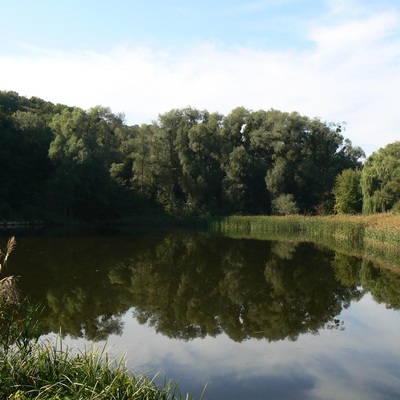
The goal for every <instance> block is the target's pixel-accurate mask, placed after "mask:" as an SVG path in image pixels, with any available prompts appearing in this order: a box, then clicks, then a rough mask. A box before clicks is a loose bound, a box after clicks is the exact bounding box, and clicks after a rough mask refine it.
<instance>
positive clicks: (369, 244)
mask: <svg viewBox="0 0 400 400" xmlns="http://www.w3.org/2000/svg"><path fill="white" fill-rule="evenodd" d="M212 228H213V230H214V231H217V232H220V233H223V234H225V235H229V236H233V237H242V238H243V237H247V238H256V239H270V240H271V239H280V238H282V237H283V236H284V237H285V238H289V239H290V238H291V239H293V240H306V241H313V242H317V243H321V244H324V245H328V246H330V247H334V248H342V249H343V250H346V251H352V252H356V253H357V254H358V255H360V256H367V257H368V258H370V259H377V260H378V261H382V260H383V261H385V260H388V261H390V262H391V263H392V264H397V267H395V269H396V268H397V269H398V270H399V271H400V251H399V249H400V215H393V214H374V215H354V216H352V215H332V216H312V217H310V216H301V215H290V216H281V217H278V216H232V217H226V218H221V219H216V220H214V221H213V222H212ZM383 261H382V262H383ZM391 268H392V269H393V265H391Z"/></svg>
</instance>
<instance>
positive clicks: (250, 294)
mask: <svg viewBox="0 0 400 400" xmlns="http://www.w3.org/2000/svg"><path fill="white" fill-rule="evenodd" d="M399 271H400V268H399ZM6 272H7V273H10V274H11V273H12V274H14V275H18V276H19V277H20V278H19V281H18V284H19V288H20V290H21V292H22V294H23V295H24V296H27V295H29V296H30V298H31V300H32V301H34V302H40V303H41V304H42V305H43V306H44V311H43V316H42V324H41V331H42V334H43V335H44V337H50V338H51V337H53V336H55V335H58V334H59V333H60V332H61V335H62V336H63V340H64V342H65V343H66V344H67V345H70V346H77V347H79V348H81V349H82V348H84V347H85V346H90V345H91V343H93V342H95V343H96V345H98V346H104V345H105V343H106V346H107V348H108V350H109V352H110V353H111V354H113V355H116V356H120V355H121V354H125V355H126V358H127V363H128V366H129V367H130V368H131V369H132V371H134V372H136V373H140V372H146V373H147V374H148V375H149V376H153V375H155V374H156V373H157V372H159V378H158V379H160V381H162V380H164V378H165V377H166V378H167V379H173V380H178V379H179V387H180V388H181V391H183V392H185V393H186V392H187V391H190V392H191V394H192V395H193V396H194V397H195V398H199V396H200V394H201V392H202V389H203V387H204V385H206V384H207V389H206V392H205V396H204V399H208V400H213V399H215V400H216V399H218V400H225V399H230V400H232V399H364V400H365V399H374V400H376V399H399V398H400V344H399V334H400V312H399V310H400V273H397V274H396V273H393V272H390V271H388V270H385V269H381V268H379V267H377V266H376V265H374V264H373V263H371V262H370V261H367V260H362V259H360V258H357V257H355V256H351V255H346V254H341V253H338V252H335V251H333V250H329V249H326V248H324V247H322V246H319V245H315V244H312V243H297V242H293V241H262V240H249V239H247V240H241V239H231V238H228V237H223V236H218V235H214V234H210V233H207V232H173V233H162V232H158V233H146V234H144V233H143V234H127V235H121V234H120V235H104V234H103V235H102V236H91V235H85V236H84V235H82V236H66V235H64V236H46V235H40V236H21V237H18V235H17V247H16V249H15V250H14V252H13V253H12V255H11V258H10V262H9V264H8V268H7V271H6Z"/></svg>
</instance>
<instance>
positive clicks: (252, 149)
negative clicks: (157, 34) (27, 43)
mask: <svg viewBox="0 0 400 400" xmlns="http://www.w3.org/2000/svg"><path fill="white" fill-rule="evenodd" d="M0 152H1V156H0V163H1V166H0V176H1V184H2V191H1V196H0V219H2V220H4V219H12V218H42V219H50V220H52V219H58V220H60V219H62V220H65V219H69V218H74V219H85V220H90V219H114V218H122V217H126V216H131V215H134V214H143V213H160V212H167V213H171V214H177V215H193V214H194V215H226V214H288V213H297V212H298V213H307V214H316V213H329V212H332V211H333V207H334V199H335V198H334V195H333V193H332V189H333V187H334V185H335V182H336V180H337V177H338V175H339V174H341V172H342V171H344V170H346V169H357V168H361V167H362V164H361V161H360V160H361V158H362V157H363V155H364V154H363V151H362V150H361V149H360V148H358V147H353V146H352V144H351V142H350V141H349V140H348V139H345V138H344V137H343V136H342V129H341V126H340V125H338V124H327V123H325V122H322V121H320V120H319V119H310V118H308V117H306V116H302V115H299V114H298V113H286V112H281V111H277V110H273V109H271V110H268V111H264V110H259V111H250V110H247V109H245V108H236V109H234V110H233V111H231V113H230V114H229V115H227V116H224V115H221V114H219V113H210V112H208V111H204V110H203V111H200V110H197V109H194V108H190V107H188V108H185V109H174V110H171V111H169V112H167V113H165V114H162V115H160V116H159V118H158V120H157V121H155V122H154V123H152V124H149V125H141V126H137V125H135V126H128V125H127V124H126V123H125V121H124V117H123V115H120V114H114V113H112V112H111V111H110V109H108V108H105V107H100V106H97V107H94V108H91V109H90V110H82V109H80V108H77V107H69V106H66V105H60V104H57V105H54V104H52V103H50V102H47V101H44V100H41V99H39V98H36V97H32V98H29V99H28V98H26V97H22V96H19V95H18V94H17V93H15V92H0Z"/></svg>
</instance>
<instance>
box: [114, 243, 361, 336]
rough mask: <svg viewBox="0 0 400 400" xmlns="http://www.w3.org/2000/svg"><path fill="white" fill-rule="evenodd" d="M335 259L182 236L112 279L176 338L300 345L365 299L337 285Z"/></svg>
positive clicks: (148, 318)
mask: <svg viewBox="0 0 400 400" xmlns="http://www.w3.org/2000/svg"><path fill="white" fill-rule="evenodd" d="M283 250H285V251H283ZM282 254H284V255H285V257H282ZM333 256H334V254H333V253H331V252H324V251H316V250H315V249H313V248H312V246H311V245H309V244H299V245H297V247H296V248H295V247H294V245H292V244H284V245H283V244H281V243H271V242H263V241H251V240H247V241H237V240H231V239H220V240H218V241H210V240H209V238H208V237H207V236H204V237H196V238H194V237H187V236H182V237H176V236H175V237H169V238H167V239H166V240H165V241H164V243H163V244H162V245H160V246H159V247H158V248H157V249H155V251H154V253H153V254H151V255H150V254H149V255H148V257H147V258H146V257H143V256H142V258H141V260H140V261H139V260H137V259H131V260H130V261H129V262H127V263H124V264H123V265H120V266H119V267H118V268H117V269H115V270H113V272H112V279H113V281H114V282H116V281H118V282H120V283H119V284H120V285H121V286H124V287H125V288H128V287H129V286H130V289H129V290H130V292H131V293H130V295H131V296H132V297H131V299H132V301H133V304H134V306H135V311H134V315H135V317H136V318H137V319H138V320H139V321H140V322H142V323H145V322H148V323H149V324H150V325H152V326H154V327H155V328H156V330H157V331H159V332H162V333H163V334H165V335H168V336H169V337H177V338H181V339H191V338H194V337H203V336H205V335H217V334H219V333H221V332H225V333H226V334H227V335H228V336H229V337H231V338H232V339H233V340H235V341H242V340H245V339H248V338H251V337H252V338H265V339H268V340H279V339H283V338H290V339H293V340H294V339H296V338H297V336H298V335H299V334H301V333H305V332H317V331H318V329H320V328H322V327H324V326H325V325H326V324H328V323H330V322H331V321H333V320H334V318H335V316H337V315H338V314H339V313H340V311H341V310H342V308H343V307H347V306H348V304H349V303H350V301H351V299H352V298H355V297H358V296H359V291H358V289H357V288H355V287H348V286H346V285H343V284H342V283H340V282H339V281H338V280H336V279H335V275H334V270H333V269H332V268H330V263H331V260H332V258H333ZM127 270H129V272H128V271H127ZM116 276H118V278H117V279H116ZM122 277H125V278H126V277H129V280H128V281H126V280H125V281H124V284H123V283H122V282H123V278H122Z"/></svg>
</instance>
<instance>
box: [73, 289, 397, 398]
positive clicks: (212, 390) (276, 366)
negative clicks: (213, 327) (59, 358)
mask: <svg viewBox="0 0 400 400" xmlns="http://www.w3.org/2000/svg"><path fill="white" fill-rule="evenodd" d="M340 318H341V320H343V321H344V325H343V326H344V329H343V330H339V329H323V330H321V331H320V332H319V333H318V334H304V335H301V336H300V337H299V338H298V339H297V340H296V341H289V340H281V341H277V342H268V341H266V340H257V339H250V340H247V341H244V342H242V343H237V342H234V341H232V340H231V339H229V338H228V337H227V336H226V335H225V334H221V335H219V336H217V337H215V338H211V337H206V338H204V339H201V338H197V339H193V340H191V341H188V342H185V341H180V340H177V339H169V338H167V337H165V336H163V335H161V334H157V333H156V332H155V330H154V328H151V327H147V326H145V325H139V324H138V323H137V321H136V320H135V319H134V318H133V317H132V310H130V311H129V312H128V313H126V314H125V316H124V317H123V321H124V330H123V333H122V335H121V336H117V335H112V336H110V337H109V339H108V341H107V343H108V344H109V345H110V346H111V348H110V351H111V352H112V353H113V354H116V355H120V354H123V353H124V354H126V357H127V361H128V365H129V367H130V368H132V369H133V370H134V371H136V372H148V373H149V375H150V376H151V375H153V374H155V373H156V372H160V378H162V379H164V376H167V378H168V379H174V380H176V379H180V388H181V389H182V391H183V392H187V391H190V392H191V393H192V394H193V395H194V396H195V397H196V398H199V396H200V393H201V391H202V389H203V387H204V385H205V384H207V385H208V386H207V389H206V394H205V397H204V399H205V400H206V399H209V400H212V399H219V400H221V399H349V400H352V399H354V400H355V399H374V400H375V399H398V398H399V397H400V346H399V345H398V333H399V332H400V314H399V312H398V311H394V310H390V309H387V308H386V307H385V305H380V304H376V303H375V302H374V300H373V299H372V297H371V296H370V295H369V294H366V295H364V297H363V298H362V299H361V300H360V301H358V302H357V303H352V304H351V306H350V308H349V309H347V310H344V311H343V312H342V314H341V315H340ZM66 342H67V343H69V344H73V345H77V346H80V347H81V346H83V344H84V343H85V342H84V340H82V339H81V340H71V339H67V340H66Z"/></svg>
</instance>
